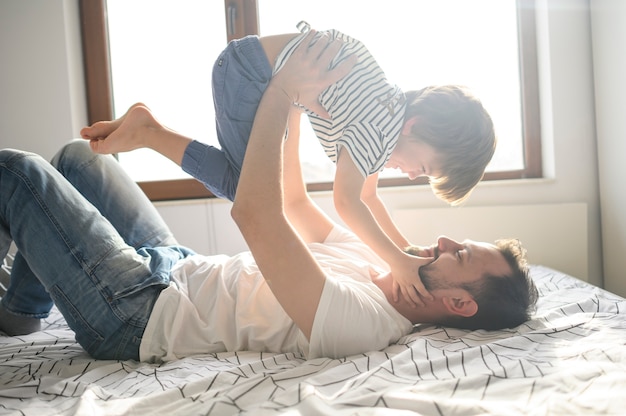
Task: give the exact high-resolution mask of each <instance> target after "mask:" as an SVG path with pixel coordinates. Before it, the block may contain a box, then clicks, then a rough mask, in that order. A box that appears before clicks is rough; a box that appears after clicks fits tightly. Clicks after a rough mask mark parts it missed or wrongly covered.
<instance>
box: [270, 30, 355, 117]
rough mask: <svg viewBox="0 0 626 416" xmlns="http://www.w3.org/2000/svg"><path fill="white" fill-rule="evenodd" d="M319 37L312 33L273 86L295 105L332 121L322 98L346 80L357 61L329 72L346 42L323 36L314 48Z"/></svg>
mask: <svg viewBox="0 0 626 416" xmlns="http://www.w3.org/2000/svg"><path fill="white" fill-rule="evenodd" d="M316 33H317V32H316V31H314V30H310V31H309V33H308V34H307V35H306V37H305V38H304V39H303V40H302V42H301V43H300V45H299V46H298V48H296V50H295V51H294V52H293V54H292V55H291V57H290V58H289V59H288V60H287V62H286V63H285V65H284V66H283V68H282V69H281V70H280V71H278V73H277V74H276V75H275V76H274V78H273V79H272V83H271V84H270V85H273V86H275V87H278V88H280V89H281V90H282V91H283V92H284V93H285V94H286V95H287V96H288V97H289V99H290V100H291V101H292V102H293V103H299V104H301V105H303V106H305V107H306V108H308V109H309V110H311V111H313V112H315V113H316V114H319V115H320V116H322V117H325V118H330V115H329V114H328V112H327V111H326V110H325V109H324V108H323V107H322V105H321V104H320V102H319V99H318V98H319V95H320V94H321V93H322V91H324V89H326V88H327V87H328V86H329V85H332V84H334V83H335V82H337V81H339V80H340V79H341V78H343V77H344V76H346V75H347V74H348V73H349V72H350V71H351V70H352V68H353V67H354V65H355V64H356V61H357V57H356V56H355V55H352V56H351V57H349V58H348V59H346V60H344V61H343V62H341V63H340V64H338V65H337V66H336V67H335V68H333V69H329V66H330V63H331V61H332V60H333V59H334V58H335V56H336V55H337V53H338V52H339V50H340V49H341V46H342V42H341V41H340V40H332V39H330V38H329V37H328V36H321V37H320V38H319V39H318V40H317V41H316V42H315V43H313V44H311V42H312V41H313V38H314V36H315V34H316Z"/></svg>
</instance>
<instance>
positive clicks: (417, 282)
mask: <svg viewBox="0 0 626 416" xmlns="http://www.w3.org/2000/svg"><path fill="white" fill-rule="evenodd" d="M423 250H424V251H423V252H424V254H428V249H426V248H424V249H423ZM432 261H433V258H432V257H416V256H412V255H407V256H405V258H404V259H403V261H402V262H401V263H398V264H396V265H395V266H394V267H392V270H391V275H392V277H393V284H392V294H393V300H394V302H398V300H399V293H401V294H402V296H403V297H404V299H405V300H406V301H407V302H408V303H410V304H411V305H412V306H413V307H415V306H424V305H425V304H424V299H428V300H432V299H433V297H432V295H431V294H430V293H429V292H428V290H426V287H424V284H423V283H422V279H420V276H419V268H420V267H422V266H424V265H426V264H428V263H430V262H432Z"/></svg>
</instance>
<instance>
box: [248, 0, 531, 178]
mask: <svg viewBox="0 0 626 416" xmlns="http://www.w3.org/2000/svg"><path fill="white" fill-rule="evenodd" d="M277 10H280V13H278V12H277ZM259 20H260V23H261V25H260V30H261V35H272V34H277V33H289V32H295V25H296V23H298V22H299V21H300V20H306V21H307V22H308V23H309V24H310V25H311V27H313V28H315V29H317V30H323V29H331V28H333V29H338V30H340V31H342V32H344V33H346V34H347V35H350V36H352V37H354V38H356V39H359V40H360V41H362V42H363V43H365V45H366V46H367V48H368V49H369V50H370V52H371V53H372V54H373V55H374V57H375V58H376V60H377V61H378V63H379V64H380V66H381V67H382V68H383V70H384V71H385V73H386V75H387V77H388V78H389V79H390V80H391V81H392V82H393V83H395V84H397V85H398V86H400V87H401V88H402V89H403V90H405V91H406V90H415V89H420V88H423V87H425V86H427V85H432V84H463V85H466V86H467V87H469V88H470V89H471V90H472V91H473V92H474V93H475V94H476V95H477V96H478V97H479V98H480V99H481V101H482V102H483V104H484V106H485V108H486V109H487V111H488V112H489V113H490V115H491V117H492V119H493V121H494V124H495V127H496V134H497V136H498V146H497V150H496V154H495V155H494V158H493V160H492V162H491V164H490V165H489V166H488V168H487V170H488V171H492V172H493V171H503V170H515V169H522V168H523V164H524V161H523V160H524V159H523V147H522V127H521V99H520V82H519V78H520V77H519V62H518V43H517V16H516V2H515V0H471V1H468V0H384V1H377V0H342V1H336V0H316V1H305V0H259ZM309 130H310V128H305V127H304V126H303V128H302V131H303V134H304V132H305V131H309ZM313 137H314V136H313V135H312V134H311V138H310V139H305V138H304V137H303V140H302V143H303V147H304V145H308V147H305V148H304V149H303V155H304V154H306V155H307V158H308V160H309V161H311V160H310V157H311V156H310V155H312V154H315V155H316V160H315V164H317V163H329V162H327V161H324V155H323V154H321V147H320V146H319V145H317V143H316V140H315V139H314V138H313ZM304 164H305V162H303V165H304ZM307 165H308V164H307ZM308 168H309V169H306V172H309V174H310V177H313V172H319V171H320V170H322V169H320V168H319V166H308ZM330 169H332V168H331V167H327V168H326V170H330ZM388 174H390V175H399V174H400V173H399V172H394V171H392V172H388ZM400 175H401V174H400ZM316 179H317V178H316ZM326 179H332V176H331V177H330V178H326Z"/></svg>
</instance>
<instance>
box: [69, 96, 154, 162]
mask: <svg viewBox="0 0 626 416" xmlns="http://www.w3.org/2000/svg"><path fill="white" fill-rule="evenodd" d="M149 128H161V125H160V124H159V122H158V121H157V120H156V119H155V118H154V116H153V115H152V113H151V111H150V110H149V109H148V107H146V106H145V105H143V104H142V103H137V104H134V105H133V106H131V107H130V108H129V109H128V111H127V112H126V114H124V115H123V116H122V117H120V118H118V119H116V120H111V121H99V122H96V123H94V124H92V125H91V126H88V127H85V128H83V129H82V130H81V132H80V133H81V136H82V137H83V138H84V139H87V140H89V141H90V146H91V149H92V150H93V151H94V152H96V153H118V152H127V151H130V150H134V149H138V148H141V147H145V141H146V140H147V139H148V136H149V135H148V134H147V133H146V129H149Z"/></svg>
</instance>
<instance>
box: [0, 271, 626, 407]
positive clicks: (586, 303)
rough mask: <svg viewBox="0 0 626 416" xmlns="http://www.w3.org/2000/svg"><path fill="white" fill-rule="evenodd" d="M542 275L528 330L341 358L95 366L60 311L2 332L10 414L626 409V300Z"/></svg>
mask: <svg viewBox="0 0 626 416" xmlns="http://www.w3.org/2000/svg"><path fill="white" fill-rule="evenodd" d="M532 276H533V278H534V279H535V281H536V283H537V286H538V288H539V290H540V294H541V297H540V299H539V303H538V312H537V314H536V316H535V317H534V318H533V319H532V320H531V321H529V322H527V323H525V324H523V325H521V326H520V327H518V328H515V329H513V330H506V331H496V332H487V331H465V330H457V329H450V328H442V327H435V326H424V327H417V328H416V330H415V331H414V333H412V334H411V335H409V336H406V337H404V338H403V339H401V340H400V341H399V342H398V343H397V344H395V345H392V346H390V347H388V348H386V349H385V350H383V351H374V352H370V353H367V354H363V355H358V356H352V357H347V358H345V359H340V360H331V359H315V360H310V361H305V360H304V359H302V357H300V356H297V355H293V354H267V353H264V354H260V353H255V352H248V351H242V352H233V353H222V354H211V355H206V356H196V357H190V358H187V359H184V360H180V361H176V362H170V363H166V364H161V365H154V364H144V363H137V362H134V361H124V362H118V361H96V360H93V359H91V358H90V357H89V356H88V355H87V354H86V353H84V352H83V351H82V349H81V348H80V347H79V346H78V345H77V344H76V343H75V342H74V339H73V333H72V332H71V331H70V330H69V329H68V328H67V326H66V325H65V322H64V320H63V318H62V316H61V315H60V314H59V313H58V312H57V311H56V310H55V311H54V313H53V314H52V315H51V316H50V318H49V319H47V320H46V322H45V325H44V329H43V330H42V331H41V332H39V333H36V334H31V335H28V336H23V337H7V336H4V335H2V334H1V333H0V414H10V415H37V416H39V415H45V414H55V415H75V414H80V415H82V414H85V415H96V414H103V415H104V414H106V415H109V414H133V415H139V414H150V415H161V414H163V415H176V414H182V415H196V414H198V415H200V414H202V415H226V414H241V413H243V414H251V415H265V414H267V415H274V414H282V413H288V414H303V415H308V414H312V415H316V414H332V415H342V414H346V415H354V414H359V415H387V414H424V415H484V414H494V415H544V414H554V415H574V414H583V415H597V414H624V413H625V412H626V300H625V299H623V298H621V297H619V296H617V295H614V294H611V293H609V292H607V291H604V290H602V289H599V288H597V287H594V286H592V285H589V284H587V283H585V282H583V281H580V280H577V279H575V278H573V277H571V276H568V275H566V274H564V273H561V272H559V271H556V270H553V269H550V268H547V267H543V266H536V265H535V266H532ZM405 412H406V413H405Z"/></svg>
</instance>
